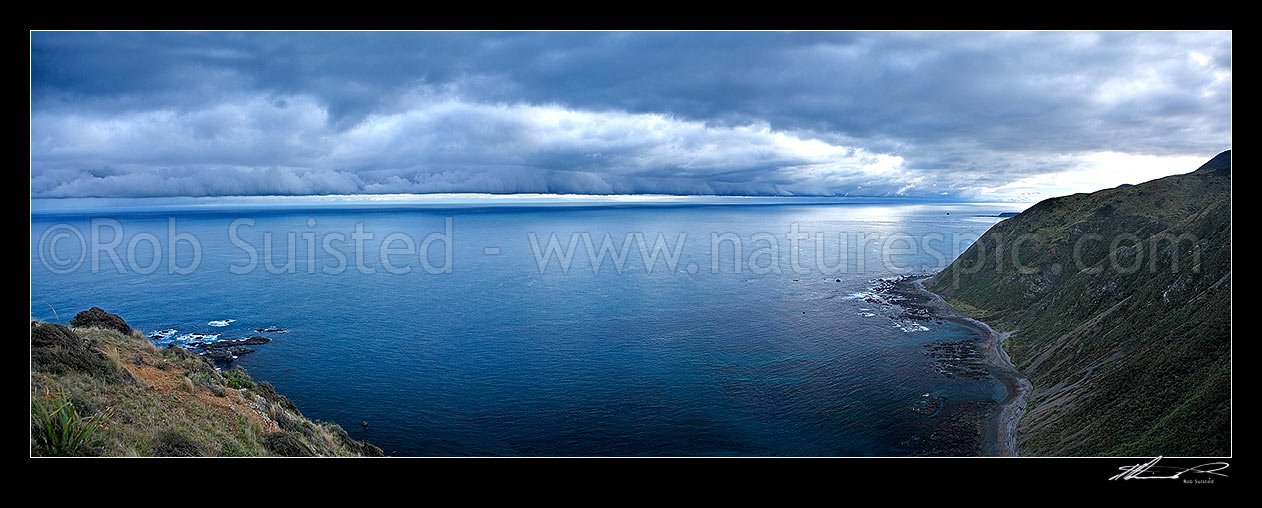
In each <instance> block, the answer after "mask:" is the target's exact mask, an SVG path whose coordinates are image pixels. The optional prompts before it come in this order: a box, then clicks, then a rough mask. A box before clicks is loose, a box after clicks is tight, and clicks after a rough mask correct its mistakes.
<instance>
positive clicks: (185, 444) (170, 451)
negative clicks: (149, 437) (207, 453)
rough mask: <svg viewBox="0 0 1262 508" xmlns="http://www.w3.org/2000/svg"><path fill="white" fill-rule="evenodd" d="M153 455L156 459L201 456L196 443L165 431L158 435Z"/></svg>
mask: <svg viewBox="0 0 1262 508" xmlns="http://www.w3.org/2000/svg"><path fill="white" fill-rule="evenodd" d="M153 454H154V455H155V456H158V457H200V456H202V455H203V453H202V449H201V447H200V446H197V443H195V442H193V440H192V439H189V438H188V436H185V435H184V434H180V433H179V432H176V431H174V430H166V431H163V432H162V434H159V435H158V441H157V442H156V443H154V447H153Z"/></svg>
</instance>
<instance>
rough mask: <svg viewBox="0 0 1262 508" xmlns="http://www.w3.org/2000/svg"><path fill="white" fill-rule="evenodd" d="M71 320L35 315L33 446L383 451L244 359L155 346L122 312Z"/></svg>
mask: <svg viewBox="0 0 1262 508" xmlns="http://www.w3.org/2000/svg"><path fill="white" fill-rule="evenodd" d="M71 324H72V327H65V326H61V325H57V324H50V323H42V322H36V321H33V322H32V323H31V454H32V455H35V456H42V455H70V456H96V455H105V456H359V455H363V456H381V455H382V453H381V449H379V448H377V447H376V446H373V445H371V444H368V443H364V442H360V441H356V440H354V439H351V437H350V436H349V435H347V433H346V431H345V430H343V429H342V428H341V427H339V426H338V425H336V424H332V423H320V422H312V421H310V420H308V419H307V418H306V417H305V416H303V415H302V413H301V412H300V411H298V408H297V407H295V406H294V404H293V402H291V401H290V400H289V399H288V398H286V397H285V396H284V395H280V394H278V393H276V390H275V389H274V388H273V387H272V385H271V384H268V383H267V382H257V381H254V380H253V379H251V378H250V376H249V375H247V374H246V372H245V371H244V370H242V369H240V368H237V369H233V370H230V371H219V370H216V369H215V367H214V365H213V364H212V363H211V362H210V361H209V360H207V359H205V358H202V357H200V356H197V355H194V354H192V353H189V352H188V351H185V350H183V349H181V348H178V347H168V348H165V349H155V348H154V346H153V344H152V343H151V342H149V340H148V339H147V338H145V337H144V336H143V335H142V334H140V333H138V332H132V331H131V329H130V328H129V327H127V325H126V323H125V322H123V320H122V319H120V318H118V316H114V315H111V314H106V313H105V312H104V311H100V309H96V308H93V310H92V311H85V312H82V313H80V314H79V316H76V318H75V321H72V322H71Z"/></svg>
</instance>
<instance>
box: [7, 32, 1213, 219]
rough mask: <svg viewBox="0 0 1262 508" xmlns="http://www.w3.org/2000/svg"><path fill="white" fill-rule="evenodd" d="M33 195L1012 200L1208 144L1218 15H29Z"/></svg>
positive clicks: (1164, 163)
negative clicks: (313, 18) (585, 21)
mask: <svg viewBox="0 0 1262 508" xmlns="http://www.w3.org/2000/svg"><path fill="white" fill-rule="evenodd" d="M30 79H31V92H30V93H31V121H30V132H31V149H30V151H31V170H30V174H31V197H32V199H38V198H84V197H106V198H152V197H176V196H197V197H200V196H262V195H288V196H293V195H298V196H301V195H328V194H399V193H464V192H471V193H497V194H498V193H559V194H673V195H697V194H700V195H733V196H736V195H747V196H885V197H889V196H902V197H906V198H908V199H922V200H960V201H969V200H973V201H1017V202H1032V201H1037V200H1039V199H1043V198H1046V197H1052V196H1056V195H1063V194H1069V193H1073V192H1090V191H1094V190H1099V189H1103V188H1108V187H1114V186H1117V185H1119V184H1122V183H1139V182H1142V181H1146V180H1150V179H1153V178H1158V177H1161V176H1167V175H1171V174H1176V173H1184V172H1188V171H1192V170H1194V169H1196V168H1197V167H1198V166H1199V165H1200V164H1202V163H1203V162H1205V161H1207V160H1209V159H1210V158H1211V157H1213V156H1214V155H1215V154H1217V153H1218V152H1221V151H1223V150H1226V149H1229V148H1230V147H1231V33H1230V32H315V33H312V32H197V33H192V32H32V33H31V75H30Z"/></svg>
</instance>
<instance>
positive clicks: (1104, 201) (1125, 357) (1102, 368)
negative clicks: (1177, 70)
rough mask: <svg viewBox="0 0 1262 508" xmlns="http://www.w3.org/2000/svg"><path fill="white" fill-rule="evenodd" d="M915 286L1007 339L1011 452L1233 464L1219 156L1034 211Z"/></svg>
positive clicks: (1227, 194) (1227, 211) (1224, 157)
mask: <svg viewBox="0 0 1262 508" xmlns="http://www.w3.org/2000/svg"><path fill="white" fill-rule="evenodd" d="M926 287H928V288H929V289H931V290H933V291H935V292H937V293H939V294H941V295H943V296H944V297H946V298H947V300H948V301H950V302H952V303H953V304H956V305H957V306H958V307H959V308H961V309H962V310H965V311H966V312H969V313H971V314H973V315H974V316H975V317H977V318H979V319H983V320H986V321H988V322H990V323H991V324H993V325H994V326H995V327H996V328H1001V329H1005V330H1010V331H1012V332H1013V333H1012V335H1011V337H1010V338H1009V339H1008V342H1007V343H1006V349H1007V350H1008V352H1009V354H1010V355H1011V356H1012V360H1013V363H1014V364H1015V365H1016V366H1017V368H1018V369H1020V370H1021V371H1022V373H1024V374H1025V375H1026V376H1027V377H1029V379H1030V381H1031V383H1032V384H1033V385H1034V390H1033V392H1032V393H1031V396H1030V401H1029V402H1030V404H1029V406H1028V408H1027V412H1026V414H1025V415H1024V416H1023V417H1022V419H1021V421H1020V423H1019V425H1018V433H1017V449H1018V451H1019V452H1020V453H1021V454H1022V455H1034V456H1038V455H1079V456H1083V455H1122V456H1155V455H1166V456H1177V455H1183V456H1189V455H1197V456H1223V455H1228V454H1230V444H1231V425H1230V422H1231V370H1230V365H1231V356H1230V354H1231V353H1230V351H1231V155H1230V151H1227V152H1224V153H1222V154H1220V155H1219V156H1217V157H1215V158H1214V159H1213V160H1211V161H1210V162H1209V163H1206V164H1205V165H1204V166H1202V167H1201V168H1200V169H1198V170H1197V171H1195V172H1192V173H1188V174H1183V175H1175V176H1170V177H1166V178H1162V179H1159V180H1154V181H1151V182H1146V183H1143V184H1139V185H1134V186H1127V187H1119V188H1115V189H1108V190H1104V191H1100V192H1095V193H1091V194H1074V195H1070V196H1065V197H1060V198H1054V199H1049V200H1046V201H1043V202H1040V203H1038V204H1037V205H1035V206H1033V207H1031V208H1030V209H1029V210H1027V211H1025V212H1023V213H1021V214H1020V215H1018V216H1016V217H1013V218H1011V219H1007V220H1005V221H1003V222H1000V223H999V224H996V225H995V226H994V227H993V228H991V230H990V231H988V232H986V234H985V235H983V236H982V237H981V238H980V239H979V240H978V241H977V242H976V243H975V244H974V245H972V246H970V247H969V249H968V250H967V251H966V252H965V253H964V254H963V255H961V256H960V257H959V259H957V260H956V261H955V262H954V263H952V264H951V265H950V266H948V267H947V268H946V269H944V270H943V271H942V272H941V273H939V274H938V275H937V276H935V277H934V278H933V279H932V280H930V281H929V282H928V283H927V284H926Z"/></svg>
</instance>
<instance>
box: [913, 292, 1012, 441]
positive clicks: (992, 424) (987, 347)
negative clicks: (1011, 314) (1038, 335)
mask: <svg viewBox="0 0 1262 508" xmlns="http://www.w3.org/2000/svg"><path fill="white" fill-rule="evenodd" d="M928 278H929V276H924V277H915V278H910V279H904V282H907V283H909V284H908V286H910V287H911V288H914V291H915V292H917V293H920V294H922V295H923V296H928V297H929V301H928V302H926V303H927V304H928V305H927V306H928V307H930V308H931V309H932V310H933V311H934V312H936V313H937V314H938V317H940V318H942V319H946V320H951V321H954V322H957V323H960V324H964V325H966V326H970V327H972V328H975V329H976V330H978V332H980V333H981V334H982V335H983V336H984V337H986V340H985V341H983V342H982V348H981V349H982V350H983V352H984V356H985V362H986V365H988V366H990V367H992V368H993V369H994V370H993V371H994V373H995V374H996V375H997V376H996V377H998V379H999V381H1000V382H1001V383H1003V385H1004V386H1005V387H1006V388H1007V390H1008V394H1007V396H1006V397H1005V398H1004V400H1002V401H1001V402H999V411H998V412H997V413H996V414H995V415H993V416H991V417H990V418H988V419H987V420H986V431H985V433H986V436H987V437H989V438H991V439H989V440H987V443H986V445H988V446H984V447H983V451H984V453H985V454H986V455H987V456H999V457H1016V456H1017V449H1016V427H1017V421H1018V420H1020V418H1021V414H1022V413H1023V412H1024V411H1025V408H1026V405H1027V402H1026V401H1027V398H1028V397H1029V394H1030V390H1031V388H1032V385H1031V384H1030V380H1029V379H1027V378H1026V377H1025V376H1024V375H1022V374H1021V372H1020V371H1018V370H1017V368H1016V366H1015V365H1013V364H1012V359H1011V358H1010V357H1009V356H1008V353H1007V351H1004V349H1003V342H1004V340H1006V339H1007V338H1008V336H1009V335H1011V332H1001V331H999V330H995V329H994V328H993V327H991V326H990V325H989V324H987V323H985V322H983V321H980V320H977V319H974V318H972V317H969V316H967V315H965V314H964V313H963V312H961V311H960V310H959V309H956V308H955V307H953V306H952V305H951V304H950V303H947V301H946V300H945V299H943V298H942V296H941V295H938V294H937V293H934V292H933V291H930V290H929V289H927V288H925V287H924V282H925V280H927V279H928Z"/></svg>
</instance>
